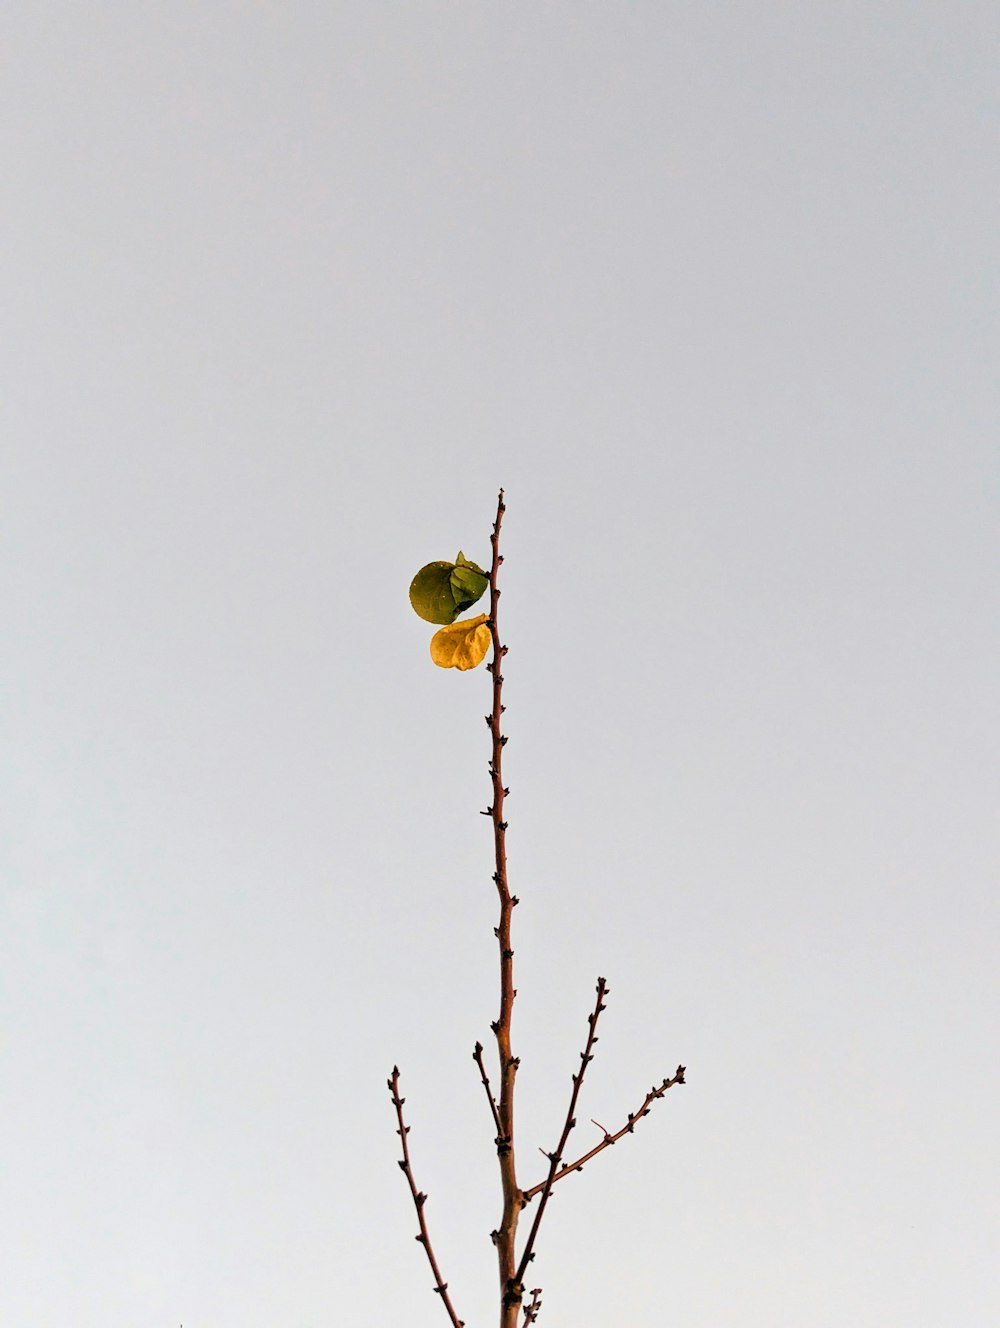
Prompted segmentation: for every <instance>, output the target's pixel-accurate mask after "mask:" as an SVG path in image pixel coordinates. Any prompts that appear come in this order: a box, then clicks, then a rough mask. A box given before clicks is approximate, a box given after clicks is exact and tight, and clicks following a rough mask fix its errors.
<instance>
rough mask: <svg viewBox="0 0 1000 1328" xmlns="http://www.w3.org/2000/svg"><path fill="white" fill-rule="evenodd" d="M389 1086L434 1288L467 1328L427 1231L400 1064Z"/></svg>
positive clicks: (457, 1325)
mask: <svg viewBox="0 0 1000 1328" xmlns="http://www.w3.org/2000/svg"><path fill="white" fill-rule="evenodd" d="M386 1082H387V1083H388V1086H389V1092H390V1093H391V1094H392V1105H393V1106H394V1107H395V1108H396V1117H397V1119H398V1121H399V1129H398V1130H397V1131H396V1133H397V1134H398V1135H399V1137H400V1139H401V1140H402V1141H403V1157H402V1160H401V1161H400V1163H399V1165H400V1169H401V1170H402V1172H403V1175H404V1176H405V1177H406V1179H407V1181H408V1182H409V1185H410V1193H411V1194H412V1195H413V1205H414V1207H415V1208H416V1210H417V1221H418V1222H419V1223H420V1234H419V1235H418V1236H417V1238H416V1239H417V1240H418V1241H419V1242H420V1244H421V1245H422V1246H423V1247H424V1252H425V1253H426V1255H427V1260H428V1262H429V1263H430V1266H431V1272H432V1273H433V1274H434V1290H435V1291H436V1292H437V1294H438V1295H439V1296H440V1297H441V1300H442V1302H443V1303H444V1307H445V1309H446V1310H447V1311H448V1317H449V1318H450V1319H451V1322H452V1328H465V1323H464V1320H462V1319H460V1318H459V1317H458V1315H457V1314H456V1313H455V1307H454V1305H452V1303H451V1297H450V1296H449V1295H448V1283H447V1282H445V1281H444V1280H443V1279H442V1277H441V1269H440V1268H439V1267H438V1261H437V1259H436V1258H435V1255H434V1249H433V1247H432V1245H431V1238H430V1236H429V1235H428V1232H427V1222H426V1220H425V1218H424V1204H425V1203H426V1202H427V1195H426V1194H422V1193H421V1192H420V1191H419V1190H418V1189H417V1185H416V1181H415V1180H414V1179H413V1169H412V1168H411V1166H410V1149H409V1145H408V1144H407V1142H406V1136H407V1135H408V1134H409V1133H410V1127H409V1126H408V1125H406V1124H404V1122H403V1103H404V1102H405V1101H406V1099H405V1098H403V1097H400V1096H399V1066H398V1065H394V1066H393V1067H392V1075H391V1077H390V1078H389V1079H388V1080H387V1081H386Z"/></svg>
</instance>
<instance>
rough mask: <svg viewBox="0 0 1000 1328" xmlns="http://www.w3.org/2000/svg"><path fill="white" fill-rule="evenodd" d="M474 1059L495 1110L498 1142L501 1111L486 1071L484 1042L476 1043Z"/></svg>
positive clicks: (494, 1121) (487, 1098)
mask: <svg viewBox="0 0 1000 1328" xmlns="http://www.w3.org/2000/svg"><path fill="white" fill-rule="evenodd" d="M472 1059H473V1060H474V1061H475V1062H476V1064H477V1065H478V1066H479V1074H480V1076H481V1078H482V1081H483V1087H484V1088H485V1089H486V1100H487V1101H488V1102H489V1104H490V1110H491V1111H492V1112H493V1124H494V1125H495V1126H496V1127H497V1143H498V1144H499V1142H500V1134H501V1128H500V1113H499V1111H497V1102H496V1098H495V1097H494V1096H493V1089H492V1088H491V1087H490V1078H489V1075H488V1074H487V1073H486V1066H485V1065H484V1064H483V1044H482V1043H481V1042H477V1043H476V1048H475V1050H474V1051H473V1053H472Z"/></svg>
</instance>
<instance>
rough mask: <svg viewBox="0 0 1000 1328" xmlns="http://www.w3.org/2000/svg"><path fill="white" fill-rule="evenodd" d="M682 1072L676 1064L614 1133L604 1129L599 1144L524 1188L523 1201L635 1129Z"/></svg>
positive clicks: (543, 1189)
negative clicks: (536, 1182)
mask: <svg viewBox="0 0 1000 1328" xmlns="http://www.w3.org/2000/svg"><path fill="white" fill-rule="evenodd" d="M684 1073H685V1067H684V1066H683V1065H678V1067H677V1069H676V1071H675V1072H674V1076H673V1078H672V1079H664V1081H663V1083H662V1084H660V1085H659V1087H657V1086H656V1085H654V1086H653V1087H652V1088H651V1089H650V1090H649V1092H648V1093H647V1094H646V1096H645V1097H644V1098H643V1100H642V1105H641V1106H640V1107H639V1109H638V1111H632V1112H629V1117H628V1121H627V1122H626V1124H625V1125H623V1126H622V1128H621V1129H620V1130H616V1131H615V1133H614V1134H609V1133H608V1131H607V1130H604V1138H603V1139H602V1140H601V1142H600V1143H599V1144H595V1145H594V1147H593V1148H591V1149H590V1150H589V1151H588V1152H586V1153H584V1154H583V1155H582V1156H581V1157H578V1158H577V1159H576V1161H575V1162H569V1163H567V1165H566V1166H564V1167H559V1168H558V1169H557V1170H556V1172H555V1174H554V1175H552V1174H551V1173H550V1175H549V1176H547V1177H546V1178H545V1180H543V1181H540V1182H539V1183H538V1184H537V1185H533V1186H532V1187H531V1189H530V1190H525V1191H524V1201H525V1203H529V1202H530V1201H531V1200H532V1199H533V1198H534V1197H535V1195H536V1194H546V1193H547V1189H548V1188H551V1186H552V1185H554V1184H555V1183H556V1181H557V1180H562V1178H563V1177H564V1176H568V1175H569V1174H570V1172H571V1171H582V1170H583V1164H584V1163H585V1162H589V1161H590V1159H591V1158H592V1157H596V1156H597V1154H598V1153H603V1152H604V1150H605V1148H610V1147H611V1145H612V1144H616V1143H617V1142H618V1140H619V1139H621V1138H622V1136H623V1135H626V1134H631V1133H632V1132H633V1130H634V1129H635V1126H636V1122H637V1121H640V1120H642V1118H643V1116H648V1115H649V1112H650V1108H651V1107H652V1105H653V1103H654V1102H656V1101H657V1099H659V1098H661V1097H663V1095H664V1094H665V1093H666V1091H667V1089H668V1088H673V1086H674V1084H682V1083H684ZM594 1124H595V1125H598V1122H597V1121H594ZM598 1128H600V1129H603V1128H604V1127H603V1126H598Z"/></svg>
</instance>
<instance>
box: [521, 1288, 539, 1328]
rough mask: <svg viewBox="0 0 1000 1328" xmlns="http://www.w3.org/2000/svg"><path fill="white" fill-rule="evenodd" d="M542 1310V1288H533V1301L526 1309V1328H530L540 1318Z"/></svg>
mask: <svg viewBox="0 0 1000 1328" xmlns="http://www.w3.org/2000/svg"><path fill="white" fill-rule="evenodd" d="M541 1308H542V1288H541V1287H532V1289H531V1300H530V1301H529V1303H528V1304H527V1305H525V1307H524V1328H530V1325H531V1324H533V1323H534V1322H535V1320H536V1319H537V1318H538V1311H539V1310H540V1309H541Z"/></svg>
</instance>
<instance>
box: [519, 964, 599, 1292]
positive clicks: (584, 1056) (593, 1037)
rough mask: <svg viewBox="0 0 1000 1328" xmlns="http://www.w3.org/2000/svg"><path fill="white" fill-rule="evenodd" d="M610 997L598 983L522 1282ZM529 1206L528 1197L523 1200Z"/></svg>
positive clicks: (521, 1273)
mask: <svg viewBox="0 0 1000 1328" xmlns="http://www.w3.org/2000/svg"><path fill="white" fill-rule="evenodd" d="M607 994H608V984H607V983H606V982H605V980H604V978H598V979H597V1004H596V1005H595V1006H594V1010H593V1013H592V1014H588V1015H587V1024H588V1029H587V1041H586V1045H585V1046H584V1048H583V1051H581V1052H580V1069H579V1071H578V1072H577V1073H576V1074H574V1075H573V1091H572V1093H570V1096H569V1108H568V1110H567V1112H566V1120H565V1123H564V1124H563V1128H562V1134H561V1135H560V1136H559V1142H558V1144H557V1145H556V1149H555V1152H554V1153H549V1154H547V1156H548V1159H549V1174H548V1175H547V1176H546V1177H545V1180H544V1181H543V1182H542V1185H541V1192H542V1197H541V1200H540V1201H539V1204H538V1209H537V1211H536V1212H535V1220H534V1221H533V1222H532V1224H531V1230H530V1231H529V1232H528V1239H527V1240H526V1241H525V1244H524V1250H523V1252H522V1254H521V1262H520V1263H519V1264H518V1268H517V1280H518V1281H519V1282H521V1281H523V1279H524V1274H525V1272H526V1271H527V1268H528V1264H529V1263H530V1262H531V1260H532V1259H533V1258H534V1257H535V1255H534V1250H535V1238H536V1237H537V1235H538V1228H539V1227H540V1226H541V1224H542V1217H543V1216H544V1214H545V1206H546V1204H547V1203H548V1201H549V1196H550V1195H551V1193H552V1186H553V1184H554V1183H555V1178H556V1173H557V1172H558V1171H559V1167H560V1164H561V1163H562V1159H563V1149H564V1148H565V1147H566V1141H567V1140H568V1139H569V1136H570V1132H571V1131H572V1129H573V1127H574V1125H575V1124H576V1104H577V1100H578V1099H579V1097H580V1089H581V1088H582V1087H583V1076H584V1075H585V1074H586V1073H587V1066H588V1065H589V1064H590V1062H591V1061H592V1060H593V1059H594V1043H595V1042H596V1041H597V1021H598V1020H599V1019H600V1017H601V1011H602V1010H604V1009H605V1008H606V1007H605V1004H604V998H605V996H606V995H607ZM524 1201H525V1203H527V1201H528V1196H527V1195H525V1196H524Z"/></svg>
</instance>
